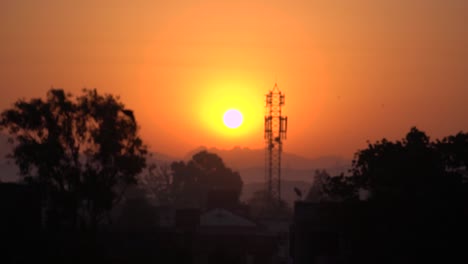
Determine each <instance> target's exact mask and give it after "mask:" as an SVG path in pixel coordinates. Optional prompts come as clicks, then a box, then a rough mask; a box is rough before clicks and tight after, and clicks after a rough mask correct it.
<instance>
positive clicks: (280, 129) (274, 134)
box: [264, 83, 288, 203]
mask: <svg viewBox="0 0 468 264" xmlns="http://www.w3.org/2000/svg"><path fill="white" fill-rule="evenodd" d="M284 102H285V100H284V94H282V93H281V91H280V89H279V88H278V85H277V84H276V83H275V86H274V87H273V89H272V90H270V92H269V93H268V94H267V95H266V105H265V135H264V138H265V182H266V191H267V195H268V199H270V201H271V202H275V201H277V202H278V203H279V201H281V152H282V151H283V140H284V139H286V131H287V129H288V118H287V117H285V116H282V115H281V107H282V106H283V105H284Z"/></svg>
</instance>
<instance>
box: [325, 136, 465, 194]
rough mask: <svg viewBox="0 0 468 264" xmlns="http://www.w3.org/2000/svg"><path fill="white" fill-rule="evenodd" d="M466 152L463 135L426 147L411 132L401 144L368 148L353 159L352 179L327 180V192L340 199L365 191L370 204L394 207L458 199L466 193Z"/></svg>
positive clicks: (427, 143)
mask: <svg viewBox="0 0 468 264" xmlns="http://www.w3.org/2000/svg"><path fill="white" fill-rule="evenodd" d="M467 152H468V134H464V133H461V132H460V133H459V134H457V135H456V136H449V137H446V138H444V139H443V140H442V141H436V142H431V141H430V139H429V137H428V136H427V135H426V134H425V133H424V132H422V131H420V130H418V129H417V128H415V127H413V128H412V129H411V130H410V131H409V132H408V134H407V135H406V137H405V138H404V139H402V140H398V141H395V142H391V141H388V140H386V139H382V140H381V141H377V142H376V143H373V144H371V143H369V145H368V148H366V149H363V150H360V151H358V152H357V153H356V154H355V159H354V160H353V164H352V169H351V172H352V175H351V176H348V177H345V176H341V177H332V178H333V179H331V180H330V181H329V182H328V183H327V184H326V188H327V189H328V190H329V193H331V194H335V195H337V196H341V197H344V196H347V197H352V196H356V195H357V191H358V190H359V189H364V190H367V191H369V194H370V197H369V199H371V200H384V201H393V202H406V201H426V202H428V201H434V200H439V201H440V200H441V199H452V200H453V199H457V197H458V198H459V197H460V195H462V193H463V192H466V191H463V190H464V188H466V187H463V186H466V184H465V183H464V182H466V181H465V180H466V179H467V177H466V175H467V173H466V172H467V164H468V162H467V154H466V153H467Z"/></svg>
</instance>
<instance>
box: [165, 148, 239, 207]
mask: <svg viewBox="0 0 468 264" xmlns="http://www.w3.org/2000/svg"><path fill="white" fill-rule="evenodd" d="M171 169H172V173H173V182H172V184H173V188H172V189H173V192H174V193H175V194H176V196H177V197H176V203H177V204H179V205H188V206H195V207H202V208H204V207H205V206H206V203H207V198H208V195H209V193H210V192H213V191H216V192H225V193H232V194H233V195H234V197H235V199H236V200H237V201H238V200H239V196H240V194H241V190H242V185H243V183H242V179H241V177H240V175H239V173H238V172H235V171H232V170H231V169H230V168H228V167H226V166H225V165H224V162H223V160H222V159H221V158H220V157H219V156H218V155H216V154H213V153H210V152H207V151H201V152H199V153H197V154H195V155H193V157H192V159H191V160H190V161H188V162H187V163H185V162H183V161H179V162H173V163H172V164H171Z"/></svg>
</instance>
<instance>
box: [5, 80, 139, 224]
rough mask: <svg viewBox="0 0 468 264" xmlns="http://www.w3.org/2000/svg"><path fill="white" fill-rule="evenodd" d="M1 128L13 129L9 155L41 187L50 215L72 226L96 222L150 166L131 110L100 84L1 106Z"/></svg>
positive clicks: (53, 90) (25, 175)
mask: <svg viewBox="0 0 468 264" xmlns="http://www.w3.org/2000/svg"><path fill="white" fill-rule="evenodd" d="M0 128H1V129H3V130H6V131H7V132H8V133H9V134H10V136H11V138H10V142H11V143H13V145H14V149H13V153H11V155H10V156H9V157H10V158H12V159H13V160H14V161H15V163H16V164H17V165H18V167H19V170H20V174H21V176H23V177H24V180H25V181H26V182H28V183H30V184H36V185H38V186H40V188H41V189H42V191H43V194H44V196H43V199H44V200H45V201H48V207H49V209H50V215H49V216H50V219H54V217H52V215H55V216H56V217H55V219H56V220H57V221H60V222H63V221H62V220H65V219H66V220H67V222H68V223H69V225H71V226H72V227H76V226H77V224H78V223H81V224H82V226H91V227H96V226H97V224H98V223H99V222H100V221H101V220H103V219H104V217H105V216H106V215H108V212H109V211H110V210H111V208H112V207H113V206H114V205H115V203H117V202H118V201H119V200H120V198H121V196H122V194H123V193H124V191H125V190H126V188H127V187H128V186H129V185H131V184H134V183H136V175H137V174H139V173H140V172H141V171H142V169H143V168H144V167H145V166H146V159H145V156H146V153H147V150H146V147H145V146H144V145H143V142H142V140H141V139H140V138H139V136H138V134H137V132H138V126H137V123H136V120H135V118H134V116H133V113H132V111H131V110H128V109H126V108H125V107H124V105H123V104H122V103H121V102H120V100H119V98H118V97H114V96H112V95H108V94H105V95H101V94H98V93H97V91H96V90H95V89H94V90H88V89H84V90H83V93H82V95H80V96H77V97H73V96H72V95H71V94H65V92H64V91H63V90H61V89H51V90H49V91H48V92H47V97H46V98H45V99H40V98H36V99H31V100H29V101H26V100H23V99H22V100H18V101H17V102H16V103H14V105H13V107H12V108H11V109H7V110H5V111H3V113H2V114H1V119H0Z"/></svg>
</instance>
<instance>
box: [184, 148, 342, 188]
mask: <svg viewBox="0 0 468 264" xmlns="http://www.w3.org/2000/svg"><path fill="white" fill-rule="evenodd" d="M201 150H207V151H209V152H212V153H216V154H218V155H219V156H220V157H221V158H222V159H223V161H224V162H225V163H226V165H227V166H228V167H230V168H232V169H233V170H236V171H238V172H239V173H240V174H241V177H242V179H243V180H244V183H253V182H263V181H264V177H265V169H264V168H265V150H263V149H249V148H241V147H235V148H232V149H229V150H226V149H218V148H206V147H199V148H197V149H194V150H192V151H190V152H189V153H187V155H185V156H184V160H189V159H190V158H191V157H192V156H193V154H195V153H197V152H199V151H201ZM282 166H283V169H282V179H283V180H288V181H305V182H311V181H312V178H313V175H314V171H315V170H317V169H325V170H327V171H328V172H329V173H330V174H331V175H335V174H339V173H342V172H345V173H346V172H347V171H348V170H349V168H350V167H351V160H347V159H345V158H342V157H339V156H323V157H318V158H315V159H309V158H305V157H301V156H299V155H296V154H291V153H287V152H285V153H283V155H282Z"/></svg>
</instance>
